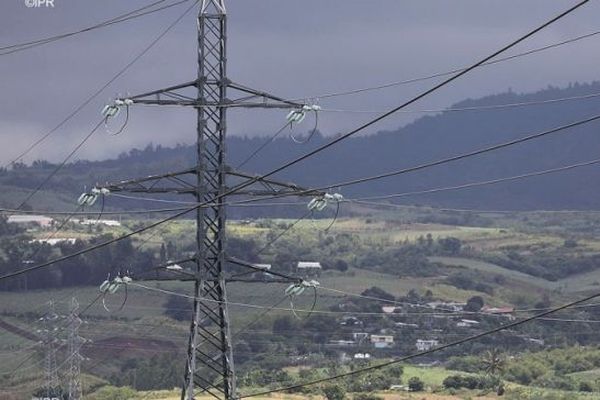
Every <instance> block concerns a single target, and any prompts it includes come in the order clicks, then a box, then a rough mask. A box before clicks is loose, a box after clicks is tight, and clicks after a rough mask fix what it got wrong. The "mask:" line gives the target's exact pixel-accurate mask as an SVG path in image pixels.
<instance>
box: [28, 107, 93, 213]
mask: <svg viewBox="0 0 600 400" xmlns="http://www.w3.org/2000/svg"><path fill="white" fill-rule="evenodd" d="M103 122H104V118H103V119H101V120H100V121H99V122H98V123H97V124H96V126H95V127H94V128H93V129H92V130H91V131H90V132H89V133H88V134H87V135H85V136H84V138H83V139H81V141H80V142H79V143H78V144H77V146H75V147H74V148H73V150H71V152H70V153H69V154H67V156H66V157H65V158H64V159H63V160H62V161H61V163H60V164H58V165H57V166H56V167H55V168H54V169H53V170H52V172H50V174H48V176H46V178H44V179H43V180H42V182H40V184H39V185H37V186H36V188H35V189H34V190H33V191H32V192H30V193H29V194H28V195H27V197H25V199H24V200H23V201H22V202H21V203H20V204H19V205H18V206H17V210H18V209H20V208H22V207H23V206H24V205H25V204H26V203H27V202H28V201H29V200H31V198H32V197H33V196H35V194H36V193H37V192H39V191H40V189H41V188H42V187H44V185H45V184H46V183H48V182H49V181H50V179H52V177H53V176H54V175H56V174H57V173H58V171H60V170H61V169H62V168H63V167H64V166H65V165H66V164H67V162H68V161H69V160H70V159H71V157H73V156H74V155H75V153H77V151H79V149H81V147H82V146H83V145H84V144H85V143H86V142H87V141H88V140H90V138H91V137H92V136H93V135H94V133H96V131H97V130H98V128H100V127H101V126H102V123H103Z"/></svg>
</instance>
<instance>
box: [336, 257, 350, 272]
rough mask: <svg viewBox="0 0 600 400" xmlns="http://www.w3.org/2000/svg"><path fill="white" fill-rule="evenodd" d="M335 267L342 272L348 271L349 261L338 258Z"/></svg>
mask: <svg viewBox="0 0 600 400" xmlns="http://www.w3.org/2000/svg"><path fill="white" fill-rule="evenodd" d="M335 269H337V270H338V271H341V272H346V271H348V263H347V262H346V261H344V260H342V259H337V260H336V261H335Z"/></svg>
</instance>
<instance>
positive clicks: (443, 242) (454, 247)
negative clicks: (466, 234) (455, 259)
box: [438, 237, 462, 255]
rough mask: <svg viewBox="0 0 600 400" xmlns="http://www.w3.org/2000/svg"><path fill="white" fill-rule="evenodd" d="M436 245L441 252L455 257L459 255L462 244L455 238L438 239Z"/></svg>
mask: <svg viewBox="0 0 600 400" xmlns="http://www.w3.org/2000/svg"><path fill="white" fill-rule="evenodd" d="M438 243H439V245H440V247H441V249H442V251H443V252H444V253H446V254H450V255H456V254H458V253H460V249H461V247H462V242H461V241H460V239H458V238H455V237H447V238H443V239H438Z"/></svg>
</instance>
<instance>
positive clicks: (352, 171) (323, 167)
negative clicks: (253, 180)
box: [0, 82, 600, 210]
mask: <svg viewBox="0 0 600 400" xmlns="http://www.w3.org/2000/svg"><path fill="white" fill-rule="evenodd" d="M596 93H600V82H595V83H591V84H574V85H571V86H569V87H567V88H553V87H549V88H547V89H545V90H542V91H539V92H536V93H529V94H517V93H515V92H513V91H508V92H505V93H501V94H496V95H492V96H488V97H484V98H480V99H468V100H464V101H462V102H460V103H458V104H455V105H454V106H453V107H452V108H471V107H482V106H483V107H488V106H493V105H499V104H507V103H522V102H538V101H544V100H551V99H557V98H568V97H581V96H587V97H585V98H583V99H581V98H579V99H577V100H567V101H559V102H549V103H545V104H538V105H529V106H527V107H508V108H491V109H490V108H488V109H484V110H481V109H479V110H468V111H446V112H443V113H439V114H436V115H432V116H425V117H422V118H420V119H418V120H417V121H415V122H414V123H412V124H410V125H407V126H405V127H402V128H400V129H398V130H396V131H392V132H380V133H378V134H376V135H372V136H363V137H355V138H351V139H349V140H346V141H344V142H342V143H341V144H340V145H337V146H336V147H335V150H327V151H324V152H322V153H320V154H319V155H318V156H316V157H312V158H311V159H310V161H307V162H305V163H300V164H298V165H296V166H294V167H293V168H290V169H289V170H286V171H284V172H282V173H281V175H280V177H281V178H283V179H285V180H293V181H295V182H298V183H300V184H303V185H323V184H328V183H335V182H339V181H344V180H347V179H348V177H356V178H358V177H362V176H369V175H374V174H378V173H382V172H387V171H390V170H395V169H400V168H404V167H410V166H414V165H417V164H419V163H423V162H429V161H434V160H438V159H441V158H445V157H449V156H453V155H456V154H460V153H463V152H468V151H472V150H475V149H478V148H481V147H484V146H488V145H492V144H496V143H500V142H503V141H507V140H511V139H515V138H519V137H523V136H526V135H529V134H531V133H536V132H539V131H542V130H546V129H550V128H554V127H557V126H560V125H564V124H568V123H571V122H574V121H576V120H580V119H584V118H588V117H590V116H593V115H595V114H598V113H600V111H599V110H600V97H596V96H594V94H596ZM589 95H591V96H589ZM320 118H327V115H326V114H324V115H322V116H321V117H320ZM307 127H308V128H309V127H310V123H308V124H306V125H304V126H302V129H307ZM296 129H298V128H296ZM599 129H600V123H599V122H592V123H590V124H586V125H583V126H580V127H577V128H574V129H569V130H565V131H562V132H560V133H556V134H553V135H549V136H546V137H544V138H541V139H539V140H534V141H530V142H527V143H524V144H521V145H518V146H513V147H510V148H508V149H504V150H499V151H496V152H492V153H488V154H485V155H481V156H477V157H472V158H469V159H466V160H463V161H458V162H455V163H453V166H452V168H446V167H444V166H440V167H436V168H431V169H428V170H427V171H425V172H415V173H410V174H406V175H403V176H401V177H396V178H389V179H384V180H379V181H375V182H372V183H366V184H362V185H356V186H351V187H345V188H342V189H341V191H342V193H344V194H345V195H346V196H348V197H351V196H364V195H376V194H388V193H395V192H406V191H414V190H422V189H428V188H435V187H440V186H449V185H458V184H463V183H468V182H472V181H478V180H487V179H494V178H500V177H505V176H511V175H518V174H522V173H527V172H532V171H537V170H542V169H546V168H554V167H559V166H563V165H566V164H570V163H575V162H580V161H587V160H591V159H594V158H597V157H598V155H599V150H598V149H600V137H599V136H598V134H597V132H598V130H599ZM297 133H298V132H297ZM124 134H126V133H124ZM265 140H267V139H265V138H242V137H233V136H232V137H229V141H228V156H229V159H230V164H231V165H232V166H235V165H237V164H238V163H239V162H240V161H241V160H243V159H244V158H245V157H246V156H247V155H248V154H249V153H251V152H252V150H253V149H255V148H257V147H259V146H260V145H261V144H262V143H263V142H264V141H265ZM327 140H329V138H328V137H327V136H326V137H323V136H321V135H315V137H314V138H313V139H312V140H311V141H310V142H309V143H308V144H304V145H301V144H296V143H294V142H293V141H292V140H290V139H289V138H288V137H287V136H286V135H285V134H284V135H282V137H281V138H279V139H277V140H275V141H274V142H273V143H272V144H270V145H269V146H267V147H266V148H265V149H264V150H263V151H262V152H261V153H260V156H259V157H255V158H254V159H253V160H252V161H250V162H249V163H248V164H247V165H246V166H245V167H244V169H245V170H248V171H252V172H265V171H268V170H270V169H272V168H273V167H275V166H278V165H280V164H281V163H283V162H285V161H287V160H290V159H293V158H294V157H296V156H298V155H300V154H303V153H305V152H307V151H308V150H310V149H313V148H315V147H317V146H319V145H321V144H323V143H324V142H326V141H327ZM190 141H191V140H190ZM194 152H195V149H194V147H193V146H184V145H181V146H178V147H175V148H164V147H160V146H152V145H149V146H148V147H147V148H146V149H144V150H137V149H134V150H131V151H130V152H128V153H127V154H122V155H120V156H119V157H118V158H116V159H113V160H106V161H101V162H86V161H79V162H76V163H74V164H70V165H68V166H67V167H66V168H64V169H63V170H62V171H61V172H60V173H59V174H57V175H56V176H55V177H54V178H53V180H52V181H51V182H50V183H49V184H48V185H46V186H45V187H46V190H47V191H48V192H47V194H46V196H47V197H46V200H48V198H55V199H57V202H55V205H58V204H61V205H64V203H61V202H65V201H70V200H69V199H71V198H73V197H74V196H77V195H78V194H79V193H81V192H82V191H83V188H84V186H86V185H87V187H88V188H89V187H90V185H93V184H94V183H95V182H98V181H100V182H102V181H106V180H116V179H120V178H125V177H137V176H145V175H148V174H151V173H158V172H162V171H173V170H178V169H181V168H184V167H188V166H190V165H192V160H193V159H194V156H195V155H194ZM53 167H54V166H53V165H51V164H49V163H47V162H44V161H39V162H35V163H33V165H31V166H25V165H16V166H15V168H14V169H12V170H8V171H2V174H1V176H0V185H2V186H4V187H5V188H6V189H7V190H6V191H7V192H11V193H14V194H15V195H14V196H6V197H3V199H2V202H3V204H2V206H14V205H15V204H17V203H18V199H19V198H22V197H23V196H22V195H20V196H19V195H18V194H19V193H20V192H19V190H18V188H22V189H31V188H34V187H36V186H37V185H38V184H39V182H40V181H41V180H42V179H43V178H44V177H45V176H46V175H47V174H48V173H49V172H50V171H51V169H52V168H53ZM324 171H326V172H327V173H326V174H325V173H323V172H324ZM598 178H600V173H599V171H598V168H597V167H596V166H588V167H582V168H578V169H574V170H571V171H567V172H561V173H557V174H552V175H547V176H542V177H537V178H532V179H527V180H522V181H519V182H511V183H503V184H500V185H494V186H489V187H480V188H474V189H466V190H459V191H452V192H444V193H438V194H430V195H420V196H411V197H405V198H402V199H401V201H400V200H399V202H402V203H404V204H430V205H436V206H446V207H472V208H477V209H495V208H504V209H507V208H508V209H517V210H522V209H543V208H546V209H570V208H578V209H597V208H598V205H597V203H598V201H599V200H600V189H599V188H598V187H597V186H596V185H592V184H590V182H596V181H597V180H598ZM23 193H24V192H23ZM42 197H44V196H43V195H42ZM10 203H11V204H10ZM45 204H46V207H47V204H48V203H47V201H46V203H45ZM31 205H32V206H35V205H36V200H35V199H33V200H32V201H31ZM40 205H41V203H40ZM111 205H112V206H118V207H130V206H132V205H131V203H123V202H121V203H119V202H113V203H111Z"/></svg>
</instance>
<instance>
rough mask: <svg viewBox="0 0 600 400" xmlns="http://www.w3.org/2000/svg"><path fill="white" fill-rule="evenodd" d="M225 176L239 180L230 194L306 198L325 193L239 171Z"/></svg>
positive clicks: (232, 171)
mask: <svg viewBox="0 0 600 400" xmlns="http://www.w3.org/2000/svg"><path fill="white" fill-rule="evenodd" d="M227 175H228V176H230V177H233V178H237V180H241V181H240V182H239V183H237V185H236V184H234V185H232V186H231V189H230V190H231V191H232V192H233V193H232V194H234V195H244V196H273V195H280V194H286V195H296V196H306V197H320V196H325V194H326V192H324V191H322V190H314V189H310V188H305V187H302V186H298V185H296V184H295V183H289V182H281V181H276V180H274V179H266V178H261V177H260V175H251V174H247V173H244V172H240V171H234V170H230V171H227ZM249 181H255V183H253V184H252V185H250V186H248V182H249ZM236 187H240V188H241V187H243V188H244V189H243V190H237V189H236Z"/></svg>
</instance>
